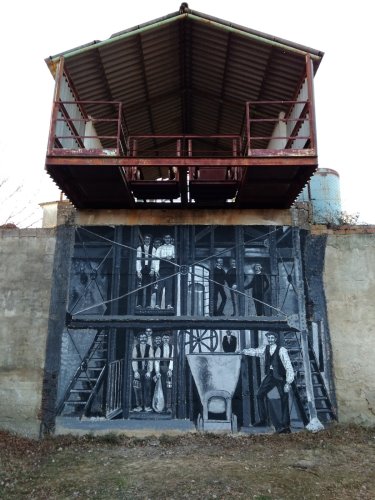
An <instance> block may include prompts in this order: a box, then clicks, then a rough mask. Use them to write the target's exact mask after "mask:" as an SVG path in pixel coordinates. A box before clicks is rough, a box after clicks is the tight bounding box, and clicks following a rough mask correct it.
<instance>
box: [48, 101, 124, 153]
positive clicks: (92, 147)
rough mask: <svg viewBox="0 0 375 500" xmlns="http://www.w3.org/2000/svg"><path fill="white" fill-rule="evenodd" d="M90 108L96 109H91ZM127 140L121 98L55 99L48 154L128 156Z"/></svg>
mask: <svg viewBox="0 0 375 500" xmlns="http://www.w3.org/2000/svg"><path fill="white" fill-rule="evenodd" d="M103 107H104V108H105V110H104V111H103ZM108 108H110V109H108ZM87 109H91V110H94V109H97V110H95V111H90V112H88V111H86V110H87ZM98 109H101V110H100V111H99V110H98ZM127 141H128V131H127V126H126V121H125V116H124V113H123V108H122V103H121V102H118V101H57V102H55V103H54V107H53V113H52V123H51V131H50V138H49V143H48V151H47V154H49V155H53V154H57V155H69V154H84V155H99V156H126V154H127Z"/></svg>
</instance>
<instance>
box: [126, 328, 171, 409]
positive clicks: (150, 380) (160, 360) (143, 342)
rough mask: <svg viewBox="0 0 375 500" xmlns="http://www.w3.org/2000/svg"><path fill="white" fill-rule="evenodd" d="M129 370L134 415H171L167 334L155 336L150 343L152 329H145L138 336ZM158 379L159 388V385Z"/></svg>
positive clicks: (169, 361) (168, 341) (168, 339)
mask: <svg viewBox="0 0 375 500" xmlns="http://www.w3.org/2000/svg"><path fill="white" fill-rule="evenodd" d="M132 370H133V389H134V397H135V405H134V407H133V411H135V412H142V411H144V412H152V411H156V412H158V413H162V412H166V413H171V411H172V375H173V345H172V344H171V337H170V334H169V332H166V333H164V334H163V335H156V336H155V337H154V339H153V338H152V330H151V328H146V330H145V332H144V333H141V334H140V335H139V336H138V339H137V342H136V343H135V344H134V347H133V352H132ZM159 379H160V383H161V384H158V381H159ZM160 385H161V387H160ZM155 391H157V393H156V392H155ZM160 393H161V394H162V397H160V396H159V394H160ZM161 401H162V403H161V406H160V402H161Z"/></svg>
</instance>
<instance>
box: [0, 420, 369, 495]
mask: <svg viewBox="0 0 375 500" xmlns="http://www.w3.org/2000/svg"><path fill="white" fill-rule="evenodd" d="M374 451H375V429H368V428H367V429H365V428H361V427H355V426H350V427H347V426H342V425H336V426H333V427H332V428H331V429H329V430H326V431H323V432H320V433H318V434H311V433H308V432H300V433H298V434H292V435H258V436H251V435H233V436H232V435H215V434H184V435H179V436H171V435H166V434H163V435H161V436H159V437H155V436H148V437H145V438H142V439H141V438H136V437H129V436H126V435H115V434H107V435H105V436H102V437H92V436H86V437H80V438H78V437H73V436H61V437H56V438H50V439H45V440H43V441H32V440H28V439H24V438H20V437H17V436H14V435H11V434H8V433H1V432H0V465H1V468H0V498H5V499H21V498H30V499H49V500H52V499H71V498H85V499H88V498H101V499H117V498H118V499H181V498H187V499H209V498H217V499H224V498H243V499H249V498H253V499H258V500H261V499H262V500H266V499H298V500H300V499H312V498H320V499H340V500H343V499H350V500H352V499H361V500H366V499H369V500H370V499H371V500H372V499H374V498H375V472H374V471H375V453H374Z"/></svg>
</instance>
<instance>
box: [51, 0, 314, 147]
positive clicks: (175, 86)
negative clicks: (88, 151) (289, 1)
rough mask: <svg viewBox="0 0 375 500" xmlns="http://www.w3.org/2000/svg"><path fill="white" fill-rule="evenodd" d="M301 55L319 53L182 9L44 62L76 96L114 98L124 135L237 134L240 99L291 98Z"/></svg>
mask: <svg viewBox="0 0 375 500" xmlns="http://www.w3.org/2000/svg"><path fill="white" fill-rule="evenodd" d="M305 54H310V55H311V58H312V60H313V64H314V70H315V71H316V70H317V68H318V66H319V63H320V60H321V58H322V57H323V53H322V52H320V51H317V50H314V49H311V48H308V47H304V46H302V45H298V44H295V43H292V42H290V41H287V40H283V39H279V38H276V37H273V36H271V35H267V34H265V33H260V32H258V31H254V30H251V29H248V28H244V27H241V26H238V25H235V24H232V23H229V22H227V21H224V20H221V19H216V18H213V17H211V16H208V15H206V14H202V13H199V12H196V11H193V10H189V11H188V12H187V13H183V14H180V13H179V12H176V13H172V14H169V15H168V16H165V17H162V18H159V19H156V20H154V21H150V22H148V23H145V24H143V25H140V26H136V27H133V28H130V29H127V30H125V31H122V32H120V33H116V34H114V35H112V36H111V37H110V38H109V39H107V40H105V41H102V42H101V41H95V42H92V43H91V44H87V45H84V46H81V47H78V48H76V49H72V50H69V51H66V52H64V53H61V54H58V55H56V56H53V57H51V58H48V59H46V62H47V64H48V65H49V66H50V68H51V71H52V72H53V71H54V68H55V63H56V62H57V60H58V59H59V58H60V57H61V56H63V57H64V59H65V69H66V72H67V74H68V75H69V78H70V79H71V81H72V83H73V85H74V88H75V90H76V93H77V95H78V97H79V99H80V100H101V101H103V100H110V101H121V102H122V103H123V105H124V113H125V117H126V122H127V126H128V128H129V133H130V134H131V135H133V134H202V135H204V134H240V133H241V127H242V124H243V120H244V112H245V101H248V100H252V101H255V100H292V99H294V98H295V95H296V92H297V90H298V89H299V86H300V84H301V80H302V78H303V77H304V75H305V70H306V66H305V64H306V63H305ZM96 111H97V109H96ZM88 112H90V107H88ZM103 112H106V113H107V114H108V110H106V109H105V108H104V107H103ZM102 127H103V130H100V131H99V132H100V133H103V132H105V127H106V126H104V125H103V126H102ZM261 132H262V133H261V134H259V135H262V134H263V131H261ZM217 145H218V144H217Z"/></svg>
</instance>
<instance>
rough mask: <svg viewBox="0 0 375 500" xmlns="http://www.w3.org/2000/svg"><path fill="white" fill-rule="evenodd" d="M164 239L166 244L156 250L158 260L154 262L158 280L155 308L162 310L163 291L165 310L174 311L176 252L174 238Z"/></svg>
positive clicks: (168, 236) (165, 237) (167, 235)
mask: <svg viewBox="0 0 375 500" xmlns="http://www.w3.org/2000/svg"><path fill="white" fill-rule="evenodd" d="M163 239H164V244H163V245H161V246H160V247H159V248H158V249H157V250H156V252H155V257H156V259H155V260H154V270H155V275H156V278H157V280H158V289H157V292H156V305H155V308H156V309H160V308H161V303H162V298H163V291H164V290H165V296H164V302H165V309H174V307H173V281H174V274H176V265H175V261H176V250H175V245H174V244H172V236H171V235H170V234H166V235H165V236H164V238H163Z"/></svg>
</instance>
